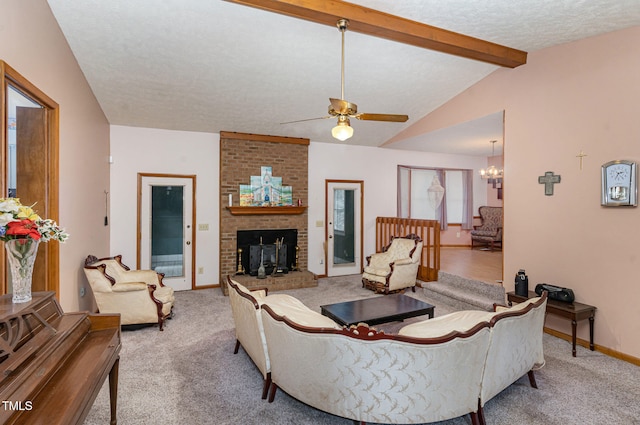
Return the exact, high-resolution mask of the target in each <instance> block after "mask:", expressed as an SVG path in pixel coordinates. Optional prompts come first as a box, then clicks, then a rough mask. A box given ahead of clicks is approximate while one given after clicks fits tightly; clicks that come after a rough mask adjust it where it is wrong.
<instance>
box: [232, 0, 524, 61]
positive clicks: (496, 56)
mask: <svg viewBox="0 0 640 425" xmlns="http://www.w3.org/2000/svg"><path fill="white" fill-rule="evenodd" d="M226 1H229V2H231V3H238V4H242V5H246V6H251V7H255V8H258V9H263V10H267V11H270V12H275V13H279V14H282V15H287V16H292V17H295V18H300V19H304V20H307V21H312V22H317V23H320V24H326V25H330V26H334V27H335V26H336V22H337V21H338V20H339V19H342V18H345V19H348V20H349V31H356V32H359V33H362V34H368V35H372V36H374V37H380V38H385V39H387V40H392V41H397V42H399V43H405V44H410V45H412V46H417V47H422V48H425V49H429V50H435V51H438V52H442V53H448V54H452V55H456V56H460V57H463V58H467V59H475V60H479V61H482V62H488V63H491V64H494V65H499V66H503V67H507V68H515V67H517V66H520V65H523V64H525V63H526V62H527V52H524V51H522V50H517V49H512V48H510V47H506V46H502V45H500V44H496V43H492V42H489V41H485V40H481V39H479V38H474V37H470V36H467V35H464V34H460V33H456V32H453V31H448V30H445V29H442V28H437V27H433V26H431V25H426V24H423V23H420V22H416V21H412V20H409V19H405V18H401V17H399V16H395V15H390V14H388V13H384V12H380V11H378V10H374V9H369V8H367V7H364V6H359V5H356V4H352V3H347V2H344V1H340V0H226Z"/></svg>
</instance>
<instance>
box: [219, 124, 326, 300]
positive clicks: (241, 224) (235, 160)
mask: <svg viewBox="0 0 640 425" xmlns="http://www.w3.org/2000/svg"><path fill="white" fill-rule="evenodd" d="M308 150H309V139H298V138H291V137H278V136H265V135H258V134H247V133H233V132H225V131H223V132H220V286H221V288H222V292H223V293H224V294H225V295H227V294H228V289H227V275H232V277H234V278H235V279H237V280H238V281H239V282H240V283H242V284H243V285H245V286H246V287H248V288H253V287H267V288H269V289H270V290H272V291H277V290H283V289H293V288H301V287H311V286H317V285H318V280H317V276H316V275H315V274H313V273H311V272H309V271H308V270H307V267H308V229H307V226H308V213H307V208H306V205H307V200H308V192H307V190H308ZM263 166H268V167H272V170H273V176H278V177H281V178H282V184H283V185H288V186H291V189H292V198H293V200H294V206H246V207H244V206H243V207H241V206H240V185H247V184H249V182H250V180H251V176H256V175H260V170H261V167H263ZM229 195H231V199H232V205H231V206H230V205H229ZM298 200H300V204H301V205H300V206H298ZM278 229H288V230H291V229H294V230H297V247H298V249H297V250H296V249H295V247H287V248H288V250H287V253H288V256H289V258H291V256H292V255H293V256H295V255H296V251H297V256H298V260H297V268H298V270H291V271H289V272H287V273H273V274H270V275H268V276H267V277H266V278H265V279H258V278H257V277H256V276H250V275H249V273H248V271H247V273H246V274H236V272H237V271H238V231H249V230H250V231H259V230H268V231H274V230H276V231H277V230H278ZM266 242H267V241H266V240H265V243H266ZM268 242H269V243H271V241H268ZM287 242H288V240H286V238H285V244H286V243H287ZM243 254H244V255H248V253H243Z"/></svg>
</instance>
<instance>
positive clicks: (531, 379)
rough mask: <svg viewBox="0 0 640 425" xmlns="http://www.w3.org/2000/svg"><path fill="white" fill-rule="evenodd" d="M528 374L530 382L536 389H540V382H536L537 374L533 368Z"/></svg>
mask: <svg viewBox="0 0 640 425" xmlns="http://www.w3.org/2000/svg"><path fill="white" fill-rule="evenodd" d="M527 375H529V383H530V384H531V386H532V387H533V388H535V389H538V383H537V382H536V376H535V375H534V374H533V370H530V371H529V372H528V373H527Z"/></svg>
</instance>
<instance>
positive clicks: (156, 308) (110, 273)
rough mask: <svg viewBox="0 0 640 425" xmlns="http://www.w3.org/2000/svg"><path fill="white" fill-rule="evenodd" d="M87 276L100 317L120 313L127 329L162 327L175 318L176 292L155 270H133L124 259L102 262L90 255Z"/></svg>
mask: <svg viewBox="0 0 640 425" xmlns="http://www.w3.org/2000/svg"><path fill="white" fill-rule="evenodd" d="M84 273H85V275H86V277H87V280H88V281H89V285H90V286H91V291H92V292H93V297H94V299H95V301H96V305H97V307H98V311H99V312H100V313H120V323H121V324H123V325H132V324H143V323H158V326H159V328H160V330H162V329H163V325H164V321H165V319H166V318H169V317H171V316H172V314H173V310H172V309H173V304H174V301H175V298H174V295H173V288H171V287H169V286H165V285H164V284H163V283H162V278H163V276H164V275H163V274H161V273H157V272H155V271H154V270H130V269H129V267H127V266H126V265H125V264H123V263H122V256H121V255H116V256H115V257H109V258H100V259H98V258H97V257H95V256H93V255H89V256H88V257H87V258H86V259H85V265H84Z"/></svg>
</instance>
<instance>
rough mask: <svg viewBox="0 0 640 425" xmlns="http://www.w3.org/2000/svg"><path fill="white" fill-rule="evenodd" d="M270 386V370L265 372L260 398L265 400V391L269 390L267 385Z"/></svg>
mask: <svg viewBox="0 0 640 425" xmlns="http://www.w3.org/2000/svg"><path fill="white" fill-rule="evenodd" d="M270 386H271V372H269V373H267V377H266V378H265V380H264V385H263V386H262V399H263V400H266V398H267V393H268V392H269V387H270Z"/></svg>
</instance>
